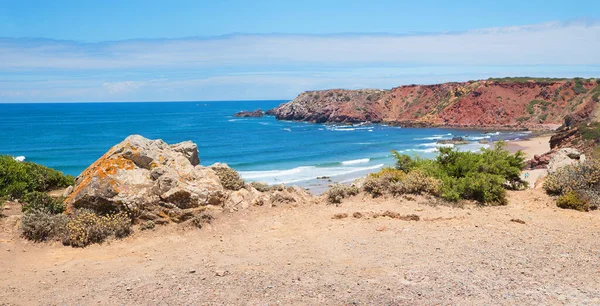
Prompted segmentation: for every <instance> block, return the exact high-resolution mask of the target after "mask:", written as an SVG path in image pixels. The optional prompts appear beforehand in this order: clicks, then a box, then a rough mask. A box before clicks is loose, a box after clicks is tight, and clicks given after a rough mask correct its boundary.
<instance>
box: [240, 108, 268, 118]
mask: <svg viewBox="0 0 600 306" xmlns="http://www.w3.org/2000/svg"><path fill="white" fill-rule="evenodd" d="M233 116H234V117H262V116H264V113H263V111H262V110H261V109H260V108H259V109H257V110H255V111H247V110H245V111H241V112H237V113H235V114H233Z"/></svg>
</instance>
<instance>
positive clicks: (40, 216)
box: [21, 209, 68, 242]
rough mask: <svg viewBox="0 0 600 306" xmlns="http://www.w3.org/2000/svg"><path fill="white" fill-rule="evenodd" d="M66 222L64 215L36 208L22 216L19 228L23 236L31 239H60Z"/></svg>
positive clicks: (66, 218)
mask: <svg viewBox="0 0 600 306" xmlns="http://www.w3.org/2000/svg"><path fill="white" fill-rule="evenodd" d="M67 222H68V217H67V216H66V215H63V214H53V213H51V212H49V211H47V210H44V209H36V210H32V211H30V212H28V213H27V214H25V215H24V216H23V220H22V221H21V230H22V233H23V236H24V237H25V238H27V239H29V240H33V241H38V242H39V241H46V240H51V239H62V238H63V236H64V231H65V227H66V225H67Z"/></svg>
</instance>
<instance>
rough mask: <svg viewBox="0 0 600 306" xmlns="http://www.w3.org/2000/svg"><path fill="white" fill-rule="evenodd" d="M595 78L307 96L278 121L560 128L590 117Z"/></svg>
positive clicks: (286, 107) (280, 110) (279, 111)
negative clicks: (571, 118)
mask: <svg viewBox="0 0 600 306" xmlns="http://www.w3.org/2000/svg"><path fill="white" fill-rule="evenodd" d="M597 86H598V83H597V81H596V80H594V79H590V80H584V79H573V80H564V79H548V80H538V79H532V80H523V79H500V80H496V79H490V80H484V81H470V82H463V83H444V84H437V85H408V86H400V87H396V88H393V89H391V90H343V89H331V90H321V91H310V92H304V93H301V94H300V95H298V97H296V98H295V99H294V100H292V101H290V102H288V103H284V104H282V105H280V106H278V107H277V108H275V109H273V110H272V113H273V114H274V115H275V116H276V117H277V119H282V120H300V121H311V122H317V123H358V122H365V121H371V122H383V123H387V124H392V125H399V126H411V127H433V126H442V127H457V128H473V127H485V128H488V127H489V128H495V129H555V128H557V127H558V126H560V125H561V124H562V123H563V117H564V115H565V110H566V109H568V110H569V111H570V112H571V111H572V112H573V113H575V114H578V115H577V116H578V117H579V116H580V115H582V116H585V115H586V114H589V113H591V111H592V110H593V109H594V108H595V105H596V103H595V102H594V99H593V92H594V90H596V91H597Z"/></svg>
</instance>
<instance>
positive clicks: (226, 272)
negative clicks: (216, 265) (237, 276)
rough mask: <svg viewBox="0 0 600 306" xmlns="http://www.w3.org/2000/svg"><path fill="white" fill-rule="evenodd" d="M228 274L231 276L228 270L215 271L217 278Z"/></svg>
mask: <svg viewBox="0 0 600 306" xmlns="http://www.w3.org/2000/svg"><path fill="white" fill-rule="evenodd" d="M228 274H229V271H227V270H216V271H215V275H216V276H225V275H228Z"/></svg>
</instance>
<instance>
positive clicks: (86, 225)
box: [63, 209, 131, 247]
mask: <svg viewBox="0 0 600 306" xmlns="http://www.w3.org/2000/svg"><path fill="white" fill-rule="evenodd" d="M130 233H131V219H130V218H129V216H128V215H127V214H126V213H123V212H120V213H117V214H108V215H104V216H100V215H97V214H96V213H94V212H93V211H91V210H88V209H81V210H78V211H77V212H76V213H75V215H73V216H72V217H71V218H70V219H69V221H68V222H67V224H66V233H65V239H64V240H63V243H64V244H67V245H71V246H74V247H85V246H87V245H90V244H92V243H101V242H103V241H104V240H106V239H107V238H109V237H111V236H114V237H116V238H123V237H125V236H127V235H129V234H130Z"/></svg>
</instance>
